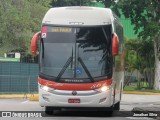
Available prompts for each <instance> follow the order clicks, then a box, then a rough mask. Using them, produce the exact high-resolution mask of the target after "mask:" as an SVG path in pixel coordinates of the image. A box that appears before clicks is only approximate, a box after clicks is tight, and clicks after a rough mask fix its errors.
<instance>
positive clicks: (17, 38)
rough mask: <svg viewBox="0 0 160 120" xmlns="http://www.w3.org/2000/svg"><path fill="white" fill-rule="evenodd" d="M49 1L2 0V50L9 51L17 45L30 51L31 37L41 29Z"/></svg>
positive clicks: (0, 30)
mask: <svg viewBox="0 0 160 120" xmlns="http://www.w3.org/2000/svg"><path fill="white" fill-rule="evenodd" d="M31 1H32V2H31ZM48 2H49V0H47V1H40V0H39V1H38V0H35V1H33V0H1V1H0V26H1V27H0V47H1V49H2V50H1V52H7V51H10V50H13V49H15V48H17V47H18V48H23V49H24V50H25V51H28V52H29V51H30V49H29V47H30V40H31V37H32V35H33V34H34V33H35V32H37V31H39V30H40V26H41V21H42V18H43V16H44V14H45V12H46V11H47V10H48V4H49V3H48Z"/></svg>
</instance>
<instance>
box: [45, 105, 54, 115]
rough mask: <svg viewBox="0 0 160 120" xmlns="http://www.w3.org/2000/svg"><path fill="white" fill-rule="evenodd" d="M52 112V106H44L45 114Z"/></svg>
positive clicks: (51, 113)
mask: <svg viewBox="0 0 160 120" xmlns="http://www.w3.org/2000/svg"><path fill="white" fill-rule="evenodd" d="M53 112H54V109H53V107H47V106H46V107H45V113H46V114H47V115H53Z"/></svg>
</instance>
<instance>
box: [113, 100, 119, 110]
mask: <svg viewBox="0 0 160 120" xmlns="http://www.w3.org/2000/svg"><path fill="white" fill-rule="evenodd" d="M114 110H118V111H119V110H120V102H117V103H116V104H115V105H114Z"/></svg>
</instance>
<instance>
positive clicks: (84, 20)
mask: <svg viewBox="0 0 160 120" xmlns="http://www.w3.org/2000/svg"><path fill="white" fill-rule="evenodd" d="M112 21H113V13H112V11H111V9H109V8H98V7H85V6H74V7H57V8H51V9H49V10H48V12H47V13H46V15H45V16H44V19H43V21H42V24H52V25H81V26H82V25H106V24H112Z"/></svg>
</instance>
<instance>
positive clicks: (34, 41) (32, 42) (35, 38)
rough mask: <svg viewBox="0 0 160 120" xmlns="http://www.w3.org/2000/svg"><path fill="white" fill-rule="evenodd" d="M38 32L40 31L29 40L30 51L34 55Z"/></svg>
mask: <svg viewBox="0 0 160 120" xmlns="http://www.w3.org/2000/svg"><path fill="white" fill-rule="evenodd" d="M40 33H41V32H37V33H36V34H34V35H33V37H32V40H31V52H32V55H36V53H37V42H38V39H39V36H40Z"/></svg>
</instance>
